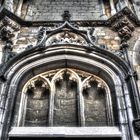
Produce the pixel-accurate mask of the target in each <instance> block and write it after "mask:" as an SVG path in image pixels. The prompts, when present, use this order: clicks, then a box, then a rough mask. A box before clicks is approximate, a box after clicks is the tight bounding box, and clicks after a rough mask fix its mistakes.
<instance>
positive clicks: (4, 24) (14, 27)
mask: <svg viewBox="0 0 140 140" xmlns="http://www.w3.org/2000/svg"><path fill="white" fill-rule="evenodd" d="M19 29H20V27H19V25H18V24H17V23H15V22H14V21H12V20H11V19H9V18H8V17H5V18H4V19H3V20H2V21H1V27H0V38H1V39H2V41H12V40H11V39H12V38H13V37H14V36H15V35H14V33H15V32H17V31H18V30H19Z"/></svg>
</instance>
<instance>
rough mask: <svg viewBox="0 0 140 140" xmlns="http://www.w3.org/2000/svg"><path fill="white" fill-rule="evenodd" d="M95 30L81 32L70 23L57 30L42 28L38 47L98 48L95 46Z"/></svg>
mask: <svg viewBox="0 0 140 140" xmlns="http://www.w3.org/2000/svg"><path fill="white" fill-rule="evenodd" d="M94 30H95V29H94V28H91V29H89V30H79V29H78V28H77V27H75V26H73V24H71V23H69V22H68V21H66V22H65V23H64V24H62V25H60V26H59V27H57V28H55V29H49V28H47V27H40V29H39V33H38V42H37V45H38V46H39V49H43V48H45V46H46V47H47V46H50V45H58V44H59V45H60V44H73V45H80V46H81V45H82V46H85V47H86V48H87V49H91V46H96V45H95V44H94V43H95V41H96V38H95V36H94Z"/></svg>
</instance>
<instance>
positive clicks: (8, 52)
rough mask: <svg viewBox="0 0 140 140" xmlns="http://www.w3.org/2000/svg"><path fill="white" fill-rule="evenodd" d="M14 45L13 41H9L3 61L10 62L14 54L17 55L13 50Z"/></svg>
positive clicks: (4, 50)
mask: <svg viewBox="0 0 140 140" xmlns="http://www.w3.org/2000/svg"><path fill="white" fill-rule="evenodd" d="M12 50H13V47H12V43H11V42H7V44H6V45H5V46H4V48H3V57H2V62H3V63H6V62H8V61H9V60H10V59H11V58H12V57H13V56H15V53H14V52H12Z"/></svg>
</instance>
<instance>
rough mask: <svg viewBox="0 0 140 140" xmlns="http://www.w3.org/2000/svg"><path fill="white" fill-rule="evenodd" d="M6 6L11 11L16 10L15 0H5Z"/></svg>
mask: <svg viewBox="0 0 140 140" xmlns="http://www.w3.org/2000/svg"><path fill="white" fill-rule="evenodd" d="M4 7H5V8H6V9H8V10H9V11H11V12H14V8H13V7H14V2H13V0H5V2H4Z"/></svg>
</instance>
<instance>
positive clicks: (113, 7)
mask: <svg viewBox="0 0 140 140" xmlns="http://www.w3.org/2000/svg"><path fill="white" fill-rule="evenodd" d="M109 2H110V7H111V15H114V14H116V9H115V5H114V0H110V1H109Z"/></svg>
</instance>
